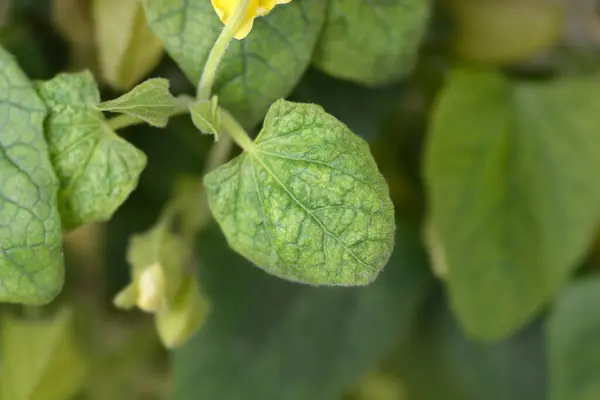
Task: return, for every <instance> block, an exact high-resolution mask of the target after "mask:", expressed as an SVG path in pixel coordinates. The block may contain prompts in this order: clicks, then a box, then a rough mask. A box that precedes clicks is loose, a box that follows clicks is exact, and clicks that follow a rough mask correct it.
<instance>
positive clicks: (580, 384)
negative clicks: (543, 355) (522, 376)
mask: <svg viewBox="0 0 600 400" xmlns="http://www.w3.org/2000/svg"><path fill="white" fill-rule="evenodd" d="M598 304H600V278H598V276H594V277H592V278H588V279H585V280H580V281H576V282H575V283H572V284H570V285H569V286H567V288H566V289H565V290H564V291H563V292H562V293H561V294H560V295H559V296H558V301H557V303H556V305H555V307H554V309H553V310H552V312H551V314H550V316H549V318H548V324H547V327H546V329H547V330H546V334H547V337H548V358H549V360H548V363H549V371H550V372H549V373H550V390H549V393H551V396H550V399H551V400H595V399H598V398H600V370H598V352H599V351H600V315H599V314H598Z"/></svg>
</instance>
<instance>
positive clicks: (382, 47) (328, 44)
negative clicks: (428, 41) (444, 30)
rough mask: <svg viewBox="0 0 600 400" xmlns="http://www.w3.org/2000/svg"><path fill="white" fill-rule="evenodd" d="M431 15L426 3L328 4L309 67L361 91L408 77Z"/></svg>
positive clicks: (360, 0)
mask: <svg viewBox="0 0 600 400" xmlns="http://www.w3.org/2000/svg"><path fill="white" fill-rule="evenodd" d="M429 11H430V1H429V0H331V1H330V2H329V8H328V14H327V20H326V23H325V28H324V31H323V34H322V35H321V37H320V39H319V42H318V43H317V50H316V53H315V59H314V64H315V65H316V66H317V67H318V68H320V69H322V70H323V71H324V72H326V73H328V74H330V75H333V76H335V77H338V78H343V79H348V80H352V81H356V82H358V83H361V84H365V85H383V84H387V83H390V82H394V81H396V80H399V79H400V78H402V77H404V76H405V75H406V74H407V73H408V72H410V71H411V70H412V68H413V66H414V64H415V61H416V58H417V51H418V49H419V44H420V42H421V39H422V37H423V34H424V32H425V27H426V23H427V20H428V16H429Z"/></svg>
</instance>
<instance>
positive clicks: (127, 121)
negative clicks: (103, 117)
mask: <svg viewBox="0 0 600 400" xmlns="http://www.w3.org/2000/svg"><path fill="white" fill-rule="evenodd" d="M193 102H194V98H193V97H191V96H187V95H181V96H178V97H177V98H176V99H175V108H174V109H173V112H172V113H171V117H175V116H177V115H183V114H187V113H188V112H189V111H190V104H192V103H193ZM144 122H145V121H144V120H142V119H139V118H137V117H133V116H131V115H127V114H121V115H117V116H116V117H114V118H111V119H109V120H108V121H107V123H108V126H109V127H110V129H112V130H113V131H117V130H119V129H123V128H127V127H129V126H133V125H140V124H143V123H144Z"/></svg>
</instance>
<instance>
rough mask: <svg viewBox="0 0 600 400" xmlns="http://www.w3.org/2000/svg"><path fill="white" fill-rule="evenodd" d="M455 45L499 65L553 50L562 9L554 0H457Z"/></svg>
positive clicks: (467, 55) (471, 56) (472, 57)
mask: <svg viewBox="0 0 600 400" xmlns="http://www.w3.org/2000/svg"><path fill="white" fill-rule="evenodd" d="M453 5H454V7H453V8H452V11H453V13H454V16H455V20H456V25H457V27H458V28H457V30H458V33H457V36H456V38H455V48H456V51H457V53H458V54H459V55H460V56H462V57H464V58H467V59H469V60H474V61H479V62H486V63H492V64H499V65H510V64H515V63H517V62H520V61H526V60H528V59H530V58H532V57H534V56H537V55H539V54H541V53H542V52H543V51H545V50H549V49H551V48H552V47H553V46H554V45H556V44H557V42H558V41H559V39H560V36H561V34H562V32H563V27H564V23H563V22H564V20H563V17H564V15H563V10H562V8H561V7H560V6H559V5H558V4H556V2H552V1H522V0H508V1H507V0H491V1H480V0H454V1H453Z"/></svg>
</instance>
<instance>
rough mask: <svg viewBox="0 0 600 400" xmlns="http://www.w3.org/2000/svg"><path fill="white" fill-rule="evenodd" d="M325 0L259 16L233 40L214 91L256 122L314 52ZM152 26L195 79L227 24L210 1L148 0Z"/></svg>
mask: <svg viewBox="0 0 600 400" xmlns="http://www.w3.org/2000/svg"><path fill="white" fill-rule="evenodd" d="M326 3H327V2H326V1H323V0H295V1H292V2H291V3H290V4H286V5H282V6H278V7H276V8H275V9H274V10H273V11H272V12H271V13H269V15H267V16H265V17H262V18H257V19H256V21H255V22H254V28H253V29H252V32H250V34H249V35H248V37H247V38H245V39H244V40H241V41H238V40H234V41H233V42H232V43H231V45H230V46H229V49H228V50H227V53H226V54H225V57H224V58H223V61H222V63H221V67H220V69H219V72H218V75H217V80H216V82H215V87H214V93H215V94H216V95H218V96H219V101H220V102H221V105H222V106H223V107H224V108H226V109H227V110H229V111H231V112H232V113H233V114H234V115H235V117H236V118H237V119H239V120H240V121H241V122H242V123H243V124H244V125H246V126H249V125H254V124H256V123H257V122H258V121H260V119H261V118H262V117H263V116H264V115H265V113H266V111H267V109H268V108H269V106H270V105H271V103H273V102H274V101H275V100H277V99H278V98H281V97H285V96H287V95H288V94H289V93H290V92H291V90H292V89H293V87H294V86H295V85H296V83H297V82H298V80H299V79H300V77H301V75H302V73H303V72H304V70H305V69H306V67H307V66H308V64H309V62H310V59H311V57H312V53H313V49H314V46H315V42H316V40H317V36H318V35H319V32H320V31H321V25H322V23H323V20H324V17H325V6H326ZM144 4H145V7H146V12H147V16H148V22H149V24H150V27H151V28H152V30H154V32H155V33H156V34H157V35H158V37H159V38H161V40H162V41H163V43H164V45H165V48H166V49H167V51H168V52H169V54H170V55H171V57H173V59H175V61H177V63H178V64H179V66H180V67H181V68H182V69H183V71H184V72H185V73H186V75H187V76H188V78H189V79H190V80H191V81H192V83H194V84H197V83H198V81H199V80H200V75H201V74H202V70H203V68H204V63H205V62H206V59H207V57H208V53H209V51H210V49H211V48H212V46H213V44H214V42H215V40H216V39H217V36H218V35H219V33H220V32H221V30H222V29H223V24H222V23H221V21H220V20H219V18H218V16H217V14H216V12H215V10H214V9H213V7H212V5H211V2H210V1H208V0H146V1H145V2H144Z"/></svg>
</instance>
